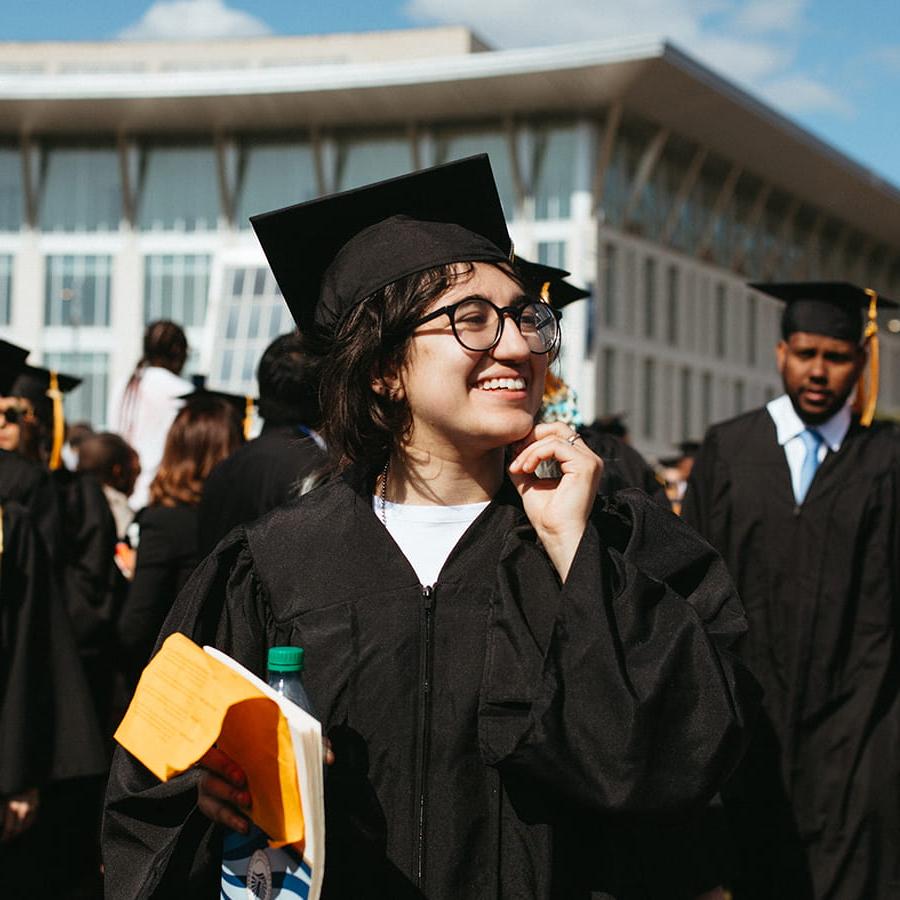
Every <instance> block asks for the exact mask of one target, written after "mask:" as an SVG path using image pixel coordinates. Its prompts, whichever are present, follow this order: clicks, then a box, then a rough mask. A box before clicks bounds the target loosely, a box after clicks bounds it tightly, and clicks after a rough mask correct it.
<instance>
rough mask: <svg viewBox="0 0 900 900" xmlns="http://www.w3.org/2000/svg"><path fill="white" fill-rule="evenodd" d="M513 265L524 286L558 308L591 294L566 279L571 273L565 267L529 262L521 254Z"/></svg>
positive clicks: (560, 308)
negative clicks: (559, 267)
mask: <svg viewBox="0 0 900 900" xmlns="http://www.w3.org/2000/svg"><path fill="white" fill-rule="evenodd" d="M514 267H515V270H516V272H518V273H519V277H520V278H521V279H522V281H523V282H525V286H526V287H528V288H529V289H530V290H532V291H534V292H535V294H536V296H539V297H541V298H542V299H544V300H547V301H549V302H550V303H552V304H553V306H554V307H555V308H556V309H558V310H562V309H563V308H564V307H566V306H568V305H569V304H570V303H574V302H575V301H576V300H583V299H584V298H585V297H590V296H591V292H590V291H586V290H584V289H583V288H580V287H576V286H575V285H574V284H570V283H569V282H568V281H566V278H568V277H569V275H571V274H572V273H571V272H567V271H566V270H565V269H557V268H556V267H555V266H545V265H544V264H543V263H535V262H531V261H529V260H527V259H522V257H521V256H517V257H516V260H515V263H514Z"/></svg>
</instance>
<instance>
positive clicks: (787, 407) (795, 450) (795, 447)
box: [766, 394, 850, 498]
mask: <svg viewBox="0 0 900 900" xmlns="http://www.w3.org/2000/svg"><path fill="white" fill-rule="evenodd" d="M766 410H767V411H768V413H769V415H770V416H771V417H772V421H773V422H774V423H775V433H776V436H777V438H778V443H779V444H781V446H782V447H784V455H785V457H786V459H787V464H788V468H789V469H790V470H791V487H792V488H793V489H794V497H795V498H796V497H798V496H799V494H800V470H801V469H802V468H803V460H804V459H805V458H806V446H805V444H804V443H803V439H802V438H801V437H800V434H801V433H802V432H803V431H805V430H806V429H807V428H815V430H816V431H818V432H819V434H821V435H822V444H821V445H820V446H819V463H821V462H822V460H823V459H825V457H826V455H827V454H828V452H829V451H831V452H832V453H837V452H838V450H840V449H841V444H842V443H843V442H844V438H845V437H846V436H847V429H849V428H850V403H849V401H848V402H847V403H845V404H844V406H842V407H841V408H840V409H839V410H838V411H837V412H836V413H835V414H834V415H833V416H832V417H831V418H830V419H828V420H827V421H825V422H823V423H822V424H821V425H813V426H810V425H807V424H806V422H804V421H803V419H801V418H800V416H798V415H797V410H795V409H794V404H793V403H791V398H790V397H788V395H787V394H782V395H781V396H780V397H776V398H775V399H774V400H770V401H769V402H768V403H767V404H766Z"/></svg>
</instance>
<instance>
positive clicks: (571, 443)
mask: <svg viewBox="0 0 900 900" xmlns="http://www.w3.org/2000/svg"><path fill="white" fill-rule="evenodd" d="M580 438H581V435H580V434H579V433H578V432H577V431H576V432H574V433H573V434H570V435H569V436H568V437H567V438H566V443H567V444H568V445H569V446H570V447H572V446H574V444H575V441H577V440H579V439H580Z"/></svg>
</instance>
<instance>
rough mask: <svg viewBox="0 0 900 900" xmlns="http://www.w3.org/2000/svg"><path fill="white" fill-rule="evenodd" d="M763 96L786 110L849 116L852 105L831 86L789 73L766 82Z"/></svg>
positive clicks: (851, 111) (762, 90) (850, 115)
mask: <svg viewBox="0 0 900 900" xmlns="http://www.w3.org/2000/svg"><path fill="white" fill-rule="evenodd" d="M761 93H762V94H763V96H764V97H765V98H766V99H767V100H768V101H769V102H770V103H772V104H773V105H774V106H779V107H781V108H782V109H784V110H787V112H804V113H808V112H824V113H834V114H836V115H839V116H842V117H844V118H851V117H852V115H853V107H852V106H851V105H850V103H848V102H847V100H846V99H845V98H844V97H842V96H841V95H840V94H838V93H837V92H836V91H833V90H831V88H829V87H826V86H825V85H824V84H822V83H821V82H819V81H815V80H814V79H812V78H807V77H806V76H805V75H789V76H786V77H784V78H776V79H773V80H771V81H768V82H766V84H765V85H764V86H763V88H762V89H761Z"/></svg>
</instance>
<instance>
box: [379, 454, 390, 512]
mask: <svg viewBox="0 0 900 900" xmlns="http://www.w3.org/2000/svg"><path fill="white" fill-rule="evenodd" d="M390 465H391V458H390V457H388V461H387V462H386V463H385V464H384V468H383V469H382V470H381V524H382V525H384V527H385V528H387V516H386V515H385V511H384V510H385V506H386V505H387V483H388V468H389V467H390Z"/></svg>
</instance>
